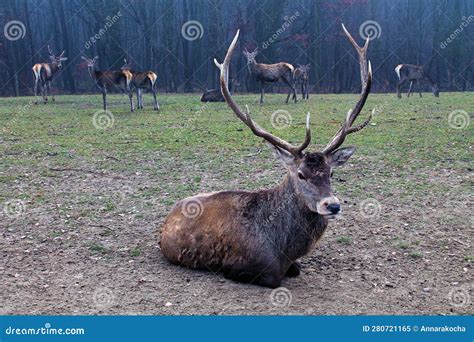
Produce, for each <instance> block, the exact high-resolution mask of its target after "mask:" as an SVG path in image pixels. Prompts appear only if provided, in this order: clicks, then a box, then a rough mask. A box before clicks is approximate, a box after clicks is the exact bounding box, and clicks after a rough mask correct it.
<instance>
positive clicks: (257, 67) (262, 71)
mask: <svg viewBox="0 0 474 342" xmlns="http://www.w3.org/2000/svg"><path fill="white" fill-rule="evenodd" d="M244 55H245V57H246V58H247V64H248V66H249V69H250V72H251V73H252V75H254V76H255V78H256V79H257V81H259V82H260V87H261V88H260V90H261V92H260V104H263V94H264V90H265V83H266V82H270V83H273V82H278V81H283V82H284V83H285V84H286V85H287V86H288V87H289V88H290V89H291V92H292V93H293V99H294V101H295V102H296V101H297V98H296V89H295V88H294V87H293V85H292V84H291V83H290V81H291V80H292V78H293V71H294V70H295V68H294V67H293V65H291V64H290V63H285V62H280V63H275V64H263V63H257V62H256V60H255V56H256V55H257V50H255V51H253V52H247V51H245V52H244ZM286 102H287V103H288V97H287V99H286Z"/></svg>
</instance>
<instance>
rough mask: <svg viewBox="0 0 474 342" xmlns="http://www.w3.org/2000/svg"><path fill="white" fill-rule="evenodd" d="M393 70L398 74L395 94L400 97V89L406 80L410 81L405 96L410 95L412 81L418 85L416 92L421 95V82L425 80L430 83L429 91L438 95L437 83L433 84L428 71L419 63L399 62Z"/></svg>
mask: <svg viewBox="0 0 474 342" xmlns="http://www.w3.org/2000/svg"><path fill="white" fill-rule="evenodd" d="M395 72H396V73H397V76H398V82H397V96H398V98H401V97H402V96H401V94H400V89H401V87H402V86H403V85H404V84H405V83H406V82H407V81H410V87H409V88H408V93H407V97H410V94H411V90H412V88H413V82H416V86H417V87H418V93H419V94H420V97H421V82H427V83H429V84H430V85H431V91H432V92H433V95H434V96H435V97H439V89H438V85H437V84H435V83H434V82H433V81H432V80H431V78H430V77H429V76H428V73H426V71H425V70H424V69H423V67H422V66H420V65H413V64H399V65H397V67H396V68H395Z"/></svg>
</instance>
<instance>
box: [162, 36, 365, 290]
mask: <svg viewBox="0 0 474 342" xmlns="http://www.w3.org/2000/svg"><path fill="white" fill-rule="evenodd" d="M238 37H239V31H237V34H236V35H235V37H234V39H233V41H232V43H231V45H230V47H229V50H228V51H227V54H226V56H225V59H224V62H223V63H222V64H219V63H218V62H217V61H216V60H214V62H215V63H216V65H217V66H218V67H219V69H220V83H221V90H222V95H223V96H224V98H225V100H226V102H227V103H228V105H229V107H230V108H231V109H232V110H233V111H234V113H235V114H236V115H237V117H238V118H239V119H240V120H242V122H243V123H244V124H245V125H247V126H248V127H249V129H250V130H251V131H252V132H253V133H254V134H255V135H256V136H258V137H261V138H263V139H265V140H266V141H267V142H268V144H269V145H270V146H271V147H272V148H273V149H274V152H275V155H276V156H277V157H278V158H279V159H280V160H281V161H282V162H283V164H284V165H285V166H286V168H287V169H288V174H287V176H286V177H285V179H284V180H283V182H282V183H281V184H280V185H279V186H277V187H276V188H273V189H268V190H260V191H257V192H247V191H221V192H214V193H209V194H199V195H196V196H192V197H189V198H186V199H184V200H181V201H179V202H178V203H176V204H175V206H174V207H173V209H172V210H171V212H170V213H169V215H168V217H167V218H166V220H165V223H164V226H163V229H162V233H161V241H160V246H161V251H162V252H163V254H164V255H165V257H166V258H167V259H168V260H169V261H170V262H171V263H174V264H178V265H183V266H187V267H192V268H209V269H211V270H219V271H223V272H224V276H225V277H226V278H230V279H233V280H236V281H240V282H246V283H253V284H257V285H261V286H267V287H272V288H275V287H278V286H280V283H281V281H282V279H283V278H284V277H285V276H289V277H293V276H297V275H298V274H299V272H300V266H299V264H298V263H297V262H296V260H297V259H298V258H300V257H302V256H304V255H305V254H307V253H308V252H309V251H310V250H311V248H312V247H313V246H314V245H315V242H316V241H318V240H319V239H320V238H321V236H322V235H323V232H324V230H325V229H326V227H327V225H328V220H329V219H331V218H334V217H335V216H336V215H337V214H338V213H339V212H340V203H339V200H338V199H337V198H336V197H335V196H334V194H333V191H332V189H331V179H330V174H331V170H332V168H334V167H336V166H341V165H343V164H344V163H345V162H346V161H347V160H348V159H349V157H350V156H351V155H352V154H353V153H354V151H355V148H354V147H346V148H340V146H341V145H342V143H343V142H344V140H345V138H346V137H347V135H348V134H351V133H354V132H357V131H359V130H361V129H362V128H364V127H365V126H366V125H367V124H368V122H369V121H370V118H371V116H370V117H369V118H368V119H367V120H366V121H365V122H363V123H362V124H360V125H359V126H355V127H352V125H353V123H354V121H355V120H356V118H357V117H358V116H359V114H360V112H361V110H362V108H363V107H364V104H365V101H366V99H367V96H368V95H369V92H370V87H371V83H372V71H371V69H370V64H369V68H368V69H369V71H368V79H367V82H366V85H365V87H364V91H363V93H362V94H361V96H360V99H359V101H358V102H357V104H356V105H355V107H354V109H353V110H350V111H349V112H348V113H347V116H346V118H345V121H344V123H343V124H342V126H341V128H340V129H339V131H338V132H337V133H336V134H335V135H334V137H333V138H332V140H331V141H330V143H329V144H328V145H327V146H326V147H325V148H324V149H323V150H322V151H321V152H304V150H305V149H306V148H307V147H308V145H309V144H310V142H311V129H310V124H309V117H310V115H309V113H308V115H307V117H306V136H305V139H304V141H303V143H302V144H301V145H299V146H294V145H291V144H290V143H288V142H286V141H284V140H283V139H281V138H279V137H277V136H275V135H273V134H271V133H270V132H268V131H266V130H264V129H263V128H262V127H260V126H259V125H258V124H257V123H256V122H254V121H253V120H252V119H251V117H250V112H249V109H248V107H247V111H243V110H242V109H241V108H240V107H239V105H238V104H237V103H236V102H235V100H234V99H233V97H232V95H231V94H230V92H229V89H228V70H229V64H230V61H231V58H232V55H233V53H234V49H235V46H236V43H237V39H238Z"/></svg>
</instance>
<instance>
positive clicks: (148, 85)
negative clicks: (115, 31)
mask: <svg viewBox="0 0 474 342" xmlns="http://www.w3.org/2000/svg"><path fill="white" fill-rule="evenodd" d="M123 61H124V62H125V64H124V65H123V66H122V70H128V71H129V72H131V73H132V76H133V77H132V85H133V86H134V87H135V89H136V90H137V108H138V109H143V96H142V89H149V90H150V91H151V92H152V94H153V100H154V106H153V109H154V110H160V105H159V104H158V101H157V100H156V92H157V89H156V79H157V78H158V76H156V74H155V73H154V72H153V71H145V72H141V71H135V70H133V69H132V68H131V65H130V63H128V62H127V59H126V58H124V59H123Z"/></svg>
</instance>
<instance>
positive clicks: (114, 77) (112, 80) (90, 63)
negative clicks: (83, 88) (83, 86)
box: [81, 56, 134, 112]
mask: <svg viewBox="0 0 474 342" xmlns="http://www.w3.org/2000/svg"><path fill="white" fill-rule="evenodd" d="M81 58H82V59H83V60H84V61H85V62H86V64H87V69H88V70H89V75H90V76H91V78H92V79H93V80H94V82H95V84H96V85H97V87H98V88H99V89H100V91H101V92H102V101H103V103H104V110H107V89H110V88H111V87H117V88H119V89H121V90H123V91H125V92H126V93H127V95H128V97H129V99H130V111H131V112H133V110H134V108H133V95H132V91H131V90H130V83H131V82H132V77H133V76H132V73H131V72H130V71H128V70H113V71H99V70H96V65H97V60H98V59H99V57H98V56H95V57H94V58H93V59H89V58H87V57H84V56H82V57H81Z"/></svg>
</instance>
